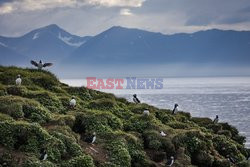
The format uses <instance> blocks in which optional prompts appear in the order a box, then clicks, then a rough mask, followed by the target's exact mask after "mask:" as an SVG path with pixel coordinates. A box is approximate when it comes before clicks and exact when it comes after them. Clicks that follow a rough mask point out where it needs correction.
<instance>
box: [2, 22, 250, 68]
mask: <svg viewBox="0 0 250 167" xmlns="http://www.w3.org/2000/svg"><path fill="white" fill-rule="evenodd" d="M30 59H34V60H40V59H41V60H44V61H51V62H54V63H56V64H57V65H58V67H59V66H61V67H68V68H70V67H79V68H80V67H81V66H83V65H88V66H102V65H118V66H126V65H129V64H130V65H148V64H150V65H152V64H153V65H171V64H187V65H190V66H195V65H202V64H204V65H208V64H213V65H218V66H240V67H248V66H249V63H250V31H233V30H218V29H211V30H206V31H198V32H195V33H178V34H172V35H165V34H162V33H155V32H149V31H144V30H140V29H131V28H124V27H120V26H114V27H112V28H110V29H108V30H106V31H104V32H102V33H100V34H98V35H96V36H85V37H80V36H76V35H72V34H70V33H68V32H66V31H65V30H63V29H62V28H60V27H58V26H57V25H55V24H52V25H48V26H46V27H42V28H39V29H36V30H33V31H31V32H29V33H27V34H25V35H23V36H21V37H3V36H0V64H2V65H27V64H28V63H29V60H30ZM80 69H81V68H80Z"/></svg>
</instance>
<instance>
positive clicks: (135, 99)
mask: <svg viewBox="0 0 250 167" xmlns="http://www.w3.org/2000/svg"><path fill="white" fill-rule="evenodd" d="M133 101H134V102H135V103H136V104H138V103H141V101H140V100H139V99H138V98H137V95H136V94H134V95H133Z"/></svg>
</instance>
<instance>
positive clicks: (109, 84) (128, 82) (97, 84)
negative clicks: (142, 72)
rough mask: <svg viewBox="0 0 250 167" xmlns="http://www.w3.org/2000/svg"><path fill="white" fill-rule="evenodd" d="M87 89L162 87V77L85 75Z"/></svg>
mask: <svg viewBox="0 0 250 167" xmlns="http://www.w3.org/2000/svg"><path fill="white" fill-rule="evenodd" d="M86 79H87V88H89V89H163V78H136V77H127V78H125V79H123V78H108V79H102V78H96V77H87V78H86Z"/></svg>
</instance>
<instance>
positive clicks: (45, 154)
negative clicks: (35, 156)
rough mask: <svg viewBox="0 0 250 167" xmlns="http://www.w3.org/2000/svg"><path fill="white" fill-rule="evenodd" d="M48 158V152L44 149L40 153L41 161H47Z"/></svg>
mask: <svg viewBox="0 0 250 167" xmlns="http://www.w3.org/2000/svg"><path fill="white" fill-rule="evenodd" d="M47 158H48V154H47V151H46V150H45V149H44V148H43V149H41V151H40V158H39V159H40V160H42V161H45V160H46V159H47Z"/></svg>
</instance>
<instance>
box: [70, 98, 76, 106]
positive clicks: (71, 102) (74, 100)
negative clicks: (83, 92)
mask: <svg viewBox="0 0 250 167" xmlns="http://www.w3.org/2000/svg"><path fill="white" fill-rule="evenodd" d="M69 106H70V107H71V108H74V107H75V106H76V99H75V97H72V98H71V100H70V101H69Z"/></svg>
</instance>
